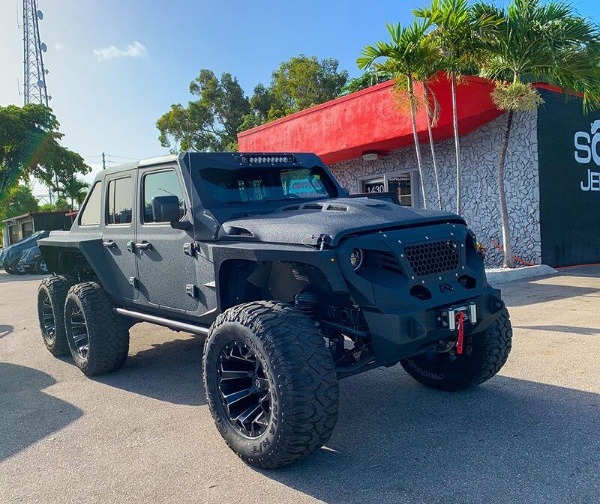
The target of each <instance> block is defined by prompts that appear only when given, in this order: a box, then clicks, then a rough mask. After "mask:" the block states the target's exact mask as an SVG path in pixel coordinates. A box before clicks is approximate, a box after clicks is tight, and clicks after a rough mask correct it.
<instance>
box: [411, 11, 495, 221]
mask: <svg viewBox="0 0 600 504" xmlns="http://www.w3.org/2000/svg"><path fill="white" fill-rule="evenodd" d="M414 14H415V16H417V17H418V18H423V19H425V20H427V21H428V22H429V23H431V24H432V25H434V26H435V29H434V30H433V31H432V33H431V37H432V38H433V39H434V40H435V43H436V44H437V45H438V46H439V48H440V55H441V58H442V62H443V68H444V70H446V72H447V73H448V74H449V76H450V87H451V93H452V117H453V121H452V122H453V129H454V149H455V162H456V212H457V213H459V214H460V213H461V211H462V200H461V185H462V184H461V167H460V139H459V132H458V110H457V105H456V85H457V81H458V79H459V77H460V75H461V73H462V72H463V70H464V69H465V68H468V67H472V65H473V62H474V61H478V60H479V57H480V54H481V53H482V42H481V40H482V37H483V36H484V34H488V33H489V32H490V31H493V30H494V26H495V19H494V18H493V17H490V16H488V14H487V12H485V11H477V12H475V11H474V10H473V9H471V8H470V7H469V5H468V3H467V0H432V2H431V5H430V6H429V7H425V8H422V9H416V10H415V11H414Z"/></svg>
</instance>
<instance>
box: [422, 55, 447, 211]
mask: <svg viewBox="0 0 600 504" xmlns="http://www.w3.org/2000/svg"><path fill="white" fill-rule="evenodd" d="M434 54H435V53H433V52H432V56H433V55H434ZM421 64H422V66H421V68H420V71H419V75H420V79H419V80H420V81H421V84H422V86H423V101H424V102H425V110H426V111H427V133H428V135H429V148H430V149H431V162H432V163H433V172H434V174H435V185H436V189H437V202H438V209H439V210H441V209H442V191H441V190H440V176H439V170H438V165H437V157H436V155H435V144H434V142H433V131H432V130H433V127H434V126H435V125H436V124H437V121H438V118H439V112H440V109H439V102H438V101H437V98H436V96H435V93H434V92H433V90H432V89H431V81H432V79H435V76H436V74H437V73H438V72H439V71H440V70H441V60H440V59H439V58H435V59H434V58H432V59H430V60H424V61H422V62H421Z"/></svg>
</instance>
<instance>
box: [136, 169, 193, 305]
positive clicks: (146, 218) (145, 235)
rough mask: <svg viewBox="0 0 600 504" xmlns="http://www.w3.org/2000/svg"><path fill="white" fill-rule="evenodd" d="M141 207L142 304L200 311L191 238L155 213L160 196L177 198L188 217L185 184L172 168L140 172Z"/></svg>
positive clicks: (138, 246)
mask: <svg viewBox="0 0 600 504" xmlns="http://www.w3.org/2000/svg"><path fill="white" fill-rule="evenodd" d="M138 184H139V187H140V191H139V194H140V198H141V205H140V206H139V208H140V209H141V212H140V222H139V223H138V227H137V234H136V243H135V254H136V257H137V264H138V276H139V286H138V288H139V294H140V297H139V299H138V302H140V303H142V304H148V305H154V306H160V307H164V308H169V309H175V310H178V311H196V310H197V309H198V300H197V297H196V296H195V295H194V294H195V287H194V286H195V285H196V265H195V260H194V257H192V256H189V255H186V254H184V252H183V250H184V245H185V244H186V243H189V242H191V241H192V237H191V234H189V233H188V232H187V231H184V230H181V229H173V228H172V227H171V225H170V223H169V222H166V221H163V220H162V219H161V216H160V215H159V214H157V213H155V209H154V205H153V200H154V198H156V197H159V196H177V198H178V199H179V211H180V214H179V216H180V217H182V216H183V215H185V214H186V212H187V208H189V207H188V204H187V202H186V199H185V198H184V192H183V190H182V187H183V184H182V182H181V180H180V178H179V176H178V174H177V172H176V171H175V170H174V169H172V168H160V169H156V168H149V169H147V170H143V171H140V179H139V182H138Z"/></svg>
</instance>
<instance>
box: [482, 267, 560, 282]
mask: <svg viewBox="0 0 600 504" xmlns="http://www.w3.org/2000/svg"><path fill="white" fill-rule="evenodd" d="M556 273H558V272H557V271H556V270H555V269H554V268H551V267H550V266H548V265H546V264H538V265H537V266H526V267H524V268H490V269H486V270H485V274H486V276H487V280H488V283H489V284H491V285H499V284H503V283H507V282H515V281H517V280H526V279H530V278H536V277H541V276H548V275H554V274H556Z"/></svg>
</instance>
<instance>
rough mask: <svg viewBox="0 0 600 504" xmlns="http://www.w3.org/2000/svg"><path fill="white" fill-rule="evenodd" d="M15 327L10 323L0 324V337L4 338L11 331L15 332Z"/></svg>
mask: <svg viewBox="0 0 600 504" xmlns="http://www.w3.org/2000/svg"><path fill="white" fill-rule="evenodd" d="M13 329H14V327H13V326H11V325H8V324H0V338H4V336H8V335H9V334H10V333H11V332H13Z"/></svg>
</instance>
